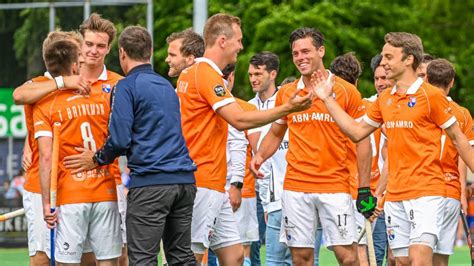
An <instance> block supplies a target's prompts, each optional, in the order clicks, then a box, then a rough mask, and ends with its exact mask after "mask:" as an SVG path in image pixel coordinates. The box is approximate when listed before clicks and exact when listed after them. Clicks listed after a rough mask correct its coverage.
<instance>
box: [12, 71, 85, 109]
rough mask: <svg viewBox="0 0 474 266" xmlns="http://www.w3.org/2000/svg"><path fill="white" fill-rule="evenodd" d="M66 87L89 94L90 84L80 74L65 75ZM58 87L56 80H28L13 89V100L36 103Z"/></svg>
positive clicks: (18, 102)
mask: <svg viewBox="0 0 474 266" xmlns="http://www.w3.org/2000/svg"><path fill="white" fill-rule="evenodd" d="M63 80H64V89H71V90H78V92H79V93H81V94H89V92H90V85H89V82H87V81H86V80H85V79H84V78H83V77H81V76H78V75H73V76H67V77H63ZM57 89H58V87H57V85H56V82H55V81H54V80H46V81H37V82H31V81H29V82H26V83H24V84H23V85H21V86H19V87H17V88H15V90H14V91H13V101H14V102H15V104H18V105H20V104H34V103H36V102H37V101H39V100H41V99H42V98H44V97H45V96H47V95H48V94H50V93H51V92H53V91H55V90H57Z"/></svg>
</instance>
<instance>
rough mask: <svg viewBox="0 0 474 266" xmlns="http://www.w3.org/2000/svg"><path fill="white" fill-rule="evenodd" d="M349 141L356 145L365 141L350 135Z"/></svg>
mask: <svg viewBox="0 0 474 266" xmlns="http://www.w3.org/2000/svg"><path fill="white" fill-rule="evenodd" d="M348 137H349V139H350V140H351V141H352V142H354V143H355V144H359V143H360V142H361V141H362V140H363V139H362V138H360V137H358V136H355V135H352V134H351V135H348Z"/></svg>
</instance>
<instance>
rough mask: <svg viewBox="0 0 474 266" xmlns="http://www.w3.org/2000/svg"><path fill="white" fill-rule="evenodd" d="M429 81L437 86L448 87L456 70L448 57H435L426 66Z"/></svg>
mask: <svg viewBox="0 0 474 266" xmlns="http://www.w3.org/2000/svg"><path fill="white" fill-rule="evenodd" d="M426 75H427V78H428V82H429V83H430V84H431V85H434V86H436V87H439V88H442V89H447V88H448V86H449V83H451V81H452V80H453V79H454V76H455V75H456V72H455V71H454V67H453V65H452V64H451V63H450V62H449V61H448V60H446V59H442V58H441V59H435V60H433V61H431V62H430V63H429V64H428V66H427V67H426Z"/></svg>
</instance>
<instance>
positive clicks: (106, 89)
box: [102, 84, 111, 93]
mask: <svg viewBox="0 0 474 266" xmlns="http://www.w3.org/2000/svg"><path fill="white" fill-rule="evenodd" d="M102 91H103V92H105V93H110V91H111V87H110V84H102Z"/></svg>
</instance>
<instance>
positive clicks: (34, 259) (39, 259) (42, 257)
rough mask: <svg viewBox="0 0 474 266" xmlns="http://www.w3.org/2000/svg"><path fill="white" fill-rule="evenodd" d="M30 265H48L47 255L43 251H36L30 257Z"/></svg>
mask: <svg viewBox="0 0 474 266" xmlns="http://www.w3.org/2000/svg"><path fill="white" fill-rule="evenodd" d="M30 265H46V266H48V265H50V263H49V258H48V255H46V253H45V252H42V251H37V252H36V254H35V255H34V256H31V257H30Z"/></svg>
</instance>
